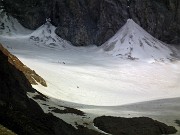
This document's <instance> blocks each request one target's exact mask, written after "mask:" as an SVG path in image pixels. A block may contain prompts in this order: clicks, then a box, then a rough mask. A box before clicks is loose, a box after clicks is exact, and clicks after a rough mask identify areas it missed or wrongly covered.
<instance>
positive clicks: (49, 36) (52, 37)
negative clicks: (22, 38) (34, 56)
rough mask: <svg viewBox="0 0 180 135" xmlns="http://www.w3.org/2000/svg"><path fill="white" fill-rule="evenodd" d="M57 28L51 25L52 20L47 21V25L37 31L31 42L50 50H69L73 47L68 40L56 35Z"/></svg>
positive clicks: (31, 37) (33, 34)
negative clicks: (69, 47)
mask: <svg viewBox="0 0 180 135" xmlns="http://www.w3.org/2000/svg"><path fill="white" fill-rule="evenodd" d="M55 30H56V27H55V26H53V25H52V24H51V21H50V19H46V23H45V24H43V25H42V26H41V27H39V28H38V29H37V30H35V31H34V32H33V33H32V34H31V36H30V40H32V41H34V42H35V44H36V45H38V46H46V47H49V48H59V49H63V48H67V47H68V46H71V45H70V43H68V42H67V41H66V40H63V39H62V38H60V37H59V36H58V35H56V33H55Z"/></svg>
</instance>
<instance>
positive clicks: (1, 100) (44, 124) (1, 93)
mask: <svg viewBox="0 0 180 135" xmlns="http://www.w3.org/2000/svg"><path fill="white" fill-rule="evenodd" d="M27 92H35V90H34V89H33V88H32V87H31V84H30V83H29V81H28V80H27V79H26V77H25V76H24V74H23V73H22V72H21V71H19V70H17V69H16V68H15V66H14V65H12V64H10V63H9V61H8V57H7V56H6V55H4V53H2V52H1V51H0V124H2V125H4V126H5V127H7V128H9V129H11V130H12V131H14V132H15V133H17V134H19V135H79V134H82V135H88V134H89V135H97V134H99V133H97V132H95V131H92V130H88V129H86V128H83V127H80V128H79V129H78V130H76V129H75V128H74V127H72V126H71V125H69V124H67V123H65V122H64V121H62V120H60V119H58V118H56V117H54V116H53V115H51V114H45V113H44V112H43V111H42V109H41V108H40V106H39V105H38V104H37V103H36V102H34V101H33V100H31V99H29V98H28V97H27V95H26V93H27ZM40 96H41V95H40ZM42 98H43V97H42Z"/></svg>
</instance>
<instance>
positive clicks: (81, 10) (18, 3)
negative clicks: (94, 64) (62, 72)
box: [3, 0, 180, 45]
mask: <svg viewBox="0 0 180 135" xmlns="http://www.w3.org/2000/svg"><path fill="white" fill-rule="evenodd" d="M3 4H4V7H5V10H6V11H7V12H8V13H10V14H11V15H12V16H14V17H16V18H17V19H18V20H19V21H20V23H21V24H22V25H24V26H25V27H27V28H30V29H36V28H38V27H39V26H41V25H42V24H43V23H45V19H46V18H51V20H52V23H53V24H54V25H55V26H57V30H56V33H57V34H58V35H59V36H60V37H62V38H64V39H66V40H69V41H71V42H72V44H74V45H89V44H96V45H101V44H102V43H104V42H105V41H107V40H108V39H109V38H110V37H112V36H113V35H114V34H115V33H116V32H117V30H118V29H120V28H121V27H122V26H123V25H124V24H125V22H126V20H127V19H128V18H129V17H130V18H132V19H133V20H134V21H135V22H136V23H138V24H140V25H141V26H142V27H143V28H144V29H145V30H146V31H148V32H149V33H150V34H152V35H153V36H155V37H156V38H158V39H161V40H163V41H165V42H167V43H180V2H179V0H143V1H142V0H129V2H128V1H127V0H29V1H24V0H13V1H12V0H4V1H3ZM128 6H129V8H128Z"/></svg>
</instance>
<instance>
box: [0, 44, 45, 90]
mask: <svg viewBox="0 0 180 135" xmlns="http://www.w3.org/2000/svg"><path fill="white" fill-rule="evenodd" d="M0 51H2V52H3V53H4V54H5V55H6V56H7V57H8V61H9V62H10V63H11V64H12V65H14V66H15V67H16V68H17V69H18V70H19V71H22V72H23V73H24V75H25V76H26V78H27V79H28V81H29V82H30V83H31V84H33V85H38V84H37V82H38V83H39V84H41V85H42V86H45V87H47V84H46V81H45V80H44V79H43V78H42V77H41V76H39V75H38V74H37V73H36V72H35V71H34V70H31V69H30V68H29V67H27V66H26V65H24V64H23V63H22V62H21V61H20V60H19V59H18V58H17V57H16V56H14V55H13V54H11V53H10V52H9V51H8V50H7V49H5V48H4V47H3V46H2V45H1V44H0Z"/></svg>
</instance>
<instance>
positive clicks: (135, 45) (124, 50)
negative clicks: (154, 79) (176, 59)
mask: <svg viewBox="0 0 180 135" xmlns="http://www.w3.org/2000/svg"><path fill="white" fill-rule="evenodd" d="M102 48H103V50H104V51H105V52H107V53H108V54H111V55H113V56H118V57H122V58H128V59H132V60H134V59H140V60H148V61H170V60H172V59H173V57H172V54H173V52H172V51H171V49H170V48H168V47H167V45H166V44H165V43H163V42H161V41H159V40H158V39H156V38H154V37H153V36H151V35H150V34H149V33H147V32H146V31H145V30H144V29H143V28H141V27H140V26H139V25H138V24H136V23H135V22H134V21H133V20H131V19H129V20H127V23H126V24H125V25H124V26H123V27H122V28H121V29H120V30H119V31H118V32H117V33H116V34H115V35H114V36H113V37H112V38H110V39H109V40H108V41H107V42H106V43H104V44H103V45H102Z"/></svg>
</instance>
